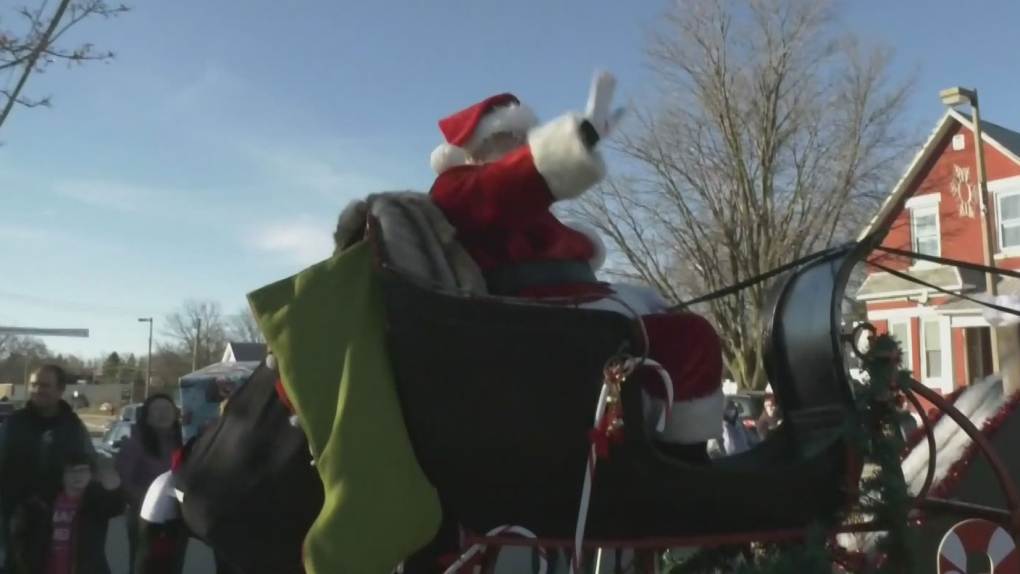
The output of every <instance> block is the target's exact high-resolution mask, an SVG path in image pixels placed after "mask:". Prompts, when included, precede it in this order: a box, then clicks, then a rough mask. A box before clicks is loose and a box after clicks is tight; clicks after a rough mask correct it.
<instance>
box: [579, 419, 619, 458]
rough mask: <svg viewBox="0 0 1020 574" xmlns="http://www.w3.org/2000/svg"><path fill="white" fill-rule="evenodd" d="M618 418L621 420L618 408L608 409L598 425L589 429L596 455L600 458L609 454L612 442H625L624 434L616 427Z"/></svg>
mask: <svg viewBox="0 0 1020 574" xmlns="http://www.w3.org/2000/svg"><path fill="white" fill-rule="evenodd" d="M617 420H619V414H618V413H617V411H616V409H615V408H610V409H607V410H606V414H605V415H604V416H603V417H602V420H601V421H599V424H598V426H597V427H595V428H593V429H591V430H590V431H588V440H590V441H591V444H592V446H594V447H595V456H597V457H598V458H606V457H608V456H609V444H610V443H613V444H621V443H622V442H623V435H622V434H621V433H620V431H619V429H617V428H616V421H617Z"/></svg>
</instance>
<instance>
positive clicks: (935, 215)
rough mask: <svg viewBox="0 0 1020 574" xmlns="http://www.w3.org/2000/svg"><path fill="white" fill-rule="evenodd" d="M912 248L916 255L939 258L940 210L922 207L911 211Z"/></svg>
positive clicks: (934, 207) (933, 207)
mask: <svg viewBox="0 0 1020 574" xmlns="http://www.w3.org/2000/svg"><path fill="white" fill-rule="evenodd" d="M910 247H911V249H912V250H913V251H914V252H915V253H920V254H922V255H931V256H933V257H938V256H939V255H940V253H939V208H938V206H937V205H935V206H931V207H920V208H915V209H911V210H910Z"/></svg>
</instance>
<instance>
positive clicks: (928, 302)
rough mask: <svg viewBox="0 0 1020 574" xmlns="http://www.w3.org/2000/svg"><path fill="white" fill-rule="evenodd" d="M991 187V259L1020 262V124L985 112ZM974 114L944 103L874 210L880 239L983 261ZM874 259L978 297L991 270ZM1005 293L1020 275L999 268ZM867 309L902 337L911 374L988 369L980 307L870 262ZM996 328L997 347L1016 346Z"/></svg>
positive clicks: (970, 376)
mask: <svg viewBox="0 0 1020 574" xmlns="http://www.w3.org/2000/svg"><path fill="white" fill-rule="evenodd" d="M981 126H982V129H983V136H984V137H983V140H984V142H985V146H984V149H985V164H986V166H987V173H988V189H989V192H990V194H991V195H992V196H993V198H992V200H991V201H990V204H991V205H989V209H991V210H992V213H993V215H994V222H995V223H994V229H993V233H992V234H993V237H994V244H993V249H994V253H995V265H996V266H998V267H1002V268H1009V269H1020V133H1018V132H1016V131H1013V130H1010V129H1007V128H1005V127H1003V126H1000V125H997V124H994V123H991V122H986V121H982V122H981ZM974 144H975V139H974V133H973V125H972V123H971V120H970V116H968V115H966V114H962V113H959V112H956V111H955V110H950V111H948V112H947V113H946V114H945V115H944V116H943V117H942V119H940V120H939V122H938V124H937V125H936V126H935V130H934V132H933V133H932V134H931V137H929V139H928V141H927V142H926V143H925V144H924V147H923V148H922V149H921V151H920V152H919V153H918V154H917V156H916V157H915V158H914V160H913V162H912V163H911V164H910V166H909V167H908V169H907V171H906V173H905V174H904V175H903V178H902V179H901V180H900V181H899V183H898V184H897V185H896V187H895V188H894V189H893V190H892V192H891V193H890V195H889V197H888V198H887V199H886V201H885V203H884V204H883V205H882V207H881V208H880V210H879V213H878V214H877V216H876V217H875V218H874V219H873V220H872V222H871V224H870V225H869V227H868V229H867V230H865V234H867V233H871V232H874V231H878V230H888V235H887V236H886V238H885V240H884V241H883V245H884V246H888V247H894V248H899V249H905V250H911V251H914V252H917V253H922V254H926V255H933V256H941V257H946V258H949V259H957V260H963V261H969V262H973V263H978V264H981V263H983V262H984V251H983V248H982V231H981V217H982V215H981V210H980V202H979V190H978V185H977V167H976V165H975V158H974ZM872 260H875V261H878V262H880V263H881V264H883V265H885V266H887V267H889V268H891V269H895V270H897V271H901V272H903V273H906V274H907V275H910V276H911V277H915V278H917V279H919V280H921V281H925V282H927V283H930V284H932V285H935V286H938V287H941V288H943V289H945V290H947V291H950V292H951V293H954V294H967V295H969V296H972V297H976V298H981V297H982V296H983V295H984V294H986V293H987V287H986V285H985V275H984V274H983V273H973V272H968V271H966V270H960V269H957V268H955V267H950V266H945V265H937V264H932V263H929V262H926V261H913V262H911V261H906V260H904V259H903V258H897V257H892V256H888V255H886V254H883V253H881V252H876V253H873V254H872ZM997 287H998V292H999V294H1020V280H1017V279H1012V278H1006V277H999V278H998V280H997ZM857 299H858V300H859V301H862V302H864V303H865V304H866V308H867V318H868V321H870V322H871V323H872V324H874V325H875V326H876V327H878V329H879V330H880V331H883V332H888V333H891V334H892V335H893V336H895V337H896V338H897V339H899V340H900V342H901V344H902V345H903V347H904V351H905V353H904V364H905V366H906V367H907V368H909V369H912V370H913V371H914V377H915V378H916V379H918V380H920V381H922V382H923V383H925V384H926V385H928V386H930V387H932V388H934V389H937V390H939V391H941V392H943V393H948V392H950V391H952V390H953V389H954V388H957V387H960V386H963V385H967V384H970V383H971V382H973V381H976V380H981V379H984V378H985V377H986V376H988V375H990V374H991V373H992V364H993V363H992V351H991V344H990V340H991V337H990V333H991V331H990V328H989V324H988V322H987V321H986V320H985V318H984V314H983V307H982V306H980V305H978V304H976V303H973V302H971V301H967V300H965V299H962V298H960V297H955V296H947V295H944V294H943V293H940V292H938V291H936V290H933V289H928V288H925V287H924V286H922V285H918V284H916V283H913V282H911V281H907V280H904V279H900V278H898V277H896V276H894V275H892V274H890V273H887V272H883V271H881V270H879V269H877V268H875V267H873V266H868V268H867V275H866V278H865V280H864V282H863V284H862V285H861V287H860V289H859V290H858V292H857ZM1007 329H1012V330H1013V331H1017V329H1016V328H1015V327H1007V328H1003V330H1000V331H999V333H1000V346H1002V347H1003V348H1000V356H1005V355H1006V354H1007V353H1010V352H1014V351H1015V350H1014V347H1016V345H1017V342H1016V341H1017V338H1016V336H1013V331H1010V332H1009V333H1007V335H1009V336H1008V337H1007V336H1005V335H1003V332H1004V331H1005V330H1007Z"/></svg>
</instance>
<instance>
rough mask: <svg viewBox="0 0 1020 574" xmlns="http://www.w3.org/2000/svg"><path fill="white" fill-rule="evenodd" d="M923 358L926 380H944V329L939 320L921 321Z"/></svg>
mask: <svg viewBox="0 0 1020 574" xmlns="http://www.w3.org/2000/svg"><path fill="white" fill-rule="evenodd" d="M921 358H922V360H923V364H924V378H925V379H941V378H942V327H941V324H940V322H939V320H938V319H925V320H923V321H921Z"/></svg>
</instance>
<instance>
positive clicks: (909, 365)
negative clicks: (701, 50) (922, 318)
mask: <svg viewBox="0 0 1020 574" xmlns="http://www.w3.org/2000/svg"><path fill="white" fill-rule="evenodd" d="M910 319H911V318H910V317H902V318H898V319H889V320H888V322H889V329H888V332H889V334H892V330H893V325H902V326H906V328H907V338H906V339H905V340H903V341H899V343H900V350H901V351H903V356H904V361H903V367H904V368H905V369H910V370H911V371H912V370H914V333H913V329H911V324H912V323H913V321H911V320H910Z"/></svg>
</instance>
